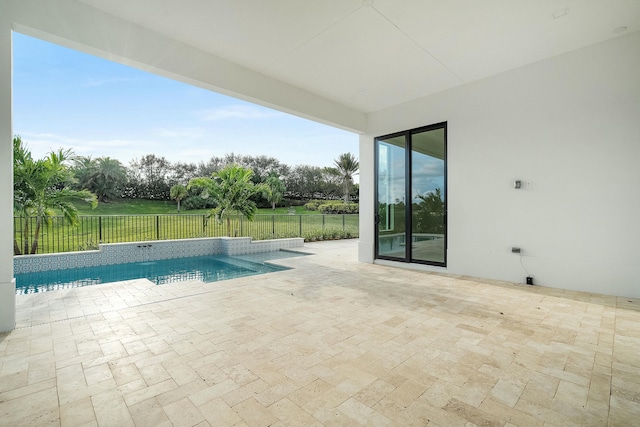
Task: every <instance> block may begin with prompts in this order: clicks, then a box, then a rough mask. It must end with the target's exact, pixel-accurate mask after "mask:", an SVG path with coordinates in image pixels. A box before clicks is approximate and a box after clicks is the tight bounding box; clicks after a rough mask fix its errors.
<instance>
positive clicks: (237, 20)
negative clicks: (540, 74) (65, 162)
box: [78, 0, 640, 113]
mask: <svg viewBox="0 0 640 427" xmlns="http://www.w3.org/2000/svg"><path fill="white" fill-rule="evenodd" d="M78 1H79V2H81V3H84V4H86V5H89V6H91V7H93V8H97V9H100V10H102V11H104V12H107V13H108V14H111V15H113V16H115V17H117V18H120V19H122V20H124V21H128V22H131V23H133V24H135V25H138V26H140V27H143V28H145V29H148V30H151V31H153V32H155V33H159V34H161V35H163V36H166V37H167V38H169V39H173V40H176V41H178V42H180V43H183V44H185V45H188V46H191V47H194V48H196V49H198V50H201V51H203V52H206V53H208V54H211V55H213V56H215V57H217V58H220V59H223V60H225V61H228V62H230V63H233V64H236V65H239V66H241V67H242V68H245V69H248V70H250V71H252V72H255V73H259V74H263V75H265V76H267V77H269V78H272V79H275V80H277V81H281V82H285V83H287V84H289V85H292V86H294V87H297V88H300V89H303V90H304V91H307V92H310V93H312V94H315V95H318V96H319V97H322V98H325V99H328V100H330V101H333V102H335V103H338V104H341V105H343V106H346V107H348V108H350V109H353V110H356V111H358V112H362V113H369V112H372V111H378V110H381V109H384V108H387V107H390V106H393V105H396V104H400V103H403V102H406V101H410V100H412V99H415V98H419V97H423V96H426V95H430V94H433V93H437V92H440V91H443V90H446V89H450V88H453V87H455V86H458V85H462V84H465V83H469V82H472V81H475V80H478V79H482V78H485V77H488V76H491V75H494V74H498V73H502V72H504V71H507V70H510V69H513V68H517V67H521V66H524V65H526V64H530V63H533V62H536V61H540V60H543V59H545V58H549V57H552V56H555V55H559V54H562V53H565V52H569V51H572V50H575V49H579V48H581V47H585V46H588V45H592V44H595V43H598V42H602V41H605V40H608V39H611V38H614V37H617V36H620V35H623V34H629V33H630V32H633V31H637V30H638V29H640V2H638V1H634V0H607V1H604V0H581V1H579V2H578V1H573V0H536V1H530V0H529V1H526V0H518V1H513V0H491V1H464V0H455V1H437V0H405V1H401V2H400V1H397V0H323V1H300V0H234V1H228V0H207V1H203V0H135V1H131V0H109V1H105V0H78Z"/></svg>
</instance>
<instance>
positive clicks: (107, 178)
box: [70, 153, 359, 210]
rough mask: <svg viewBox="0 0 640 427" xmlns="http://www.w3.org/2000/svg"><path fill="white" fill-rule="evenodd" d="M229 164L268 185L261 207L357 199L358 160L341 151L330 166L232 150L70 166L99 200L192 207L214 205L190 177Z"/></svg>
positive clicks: (79, 185)
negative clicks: (191, 186)
mask: <svg viewBox="0 0 640 427" xmlns="http://www.w3.org/2000/svg"><path fill="white" fill-rule="evenodd" d="M230 165H236V166H241V167H243V168H245V169H251V170H252V171H253V174H252V176H251V181H252V182H253V183H254V184H256V185H258V184H267V188H268V189H269V190H267V191H266V192H261V193H259V194H257V195H256V196H255V197H254V201H255V202H256V203H258V205H259V206H262V207H273V208H275V206H276V205H277V204H279V203H280V202H282V201H284V200H286V201H287V202H288V203H293V204H296V203H298V202H303V201H306V200H311V199H322V200H339V199H343V200H344V201H345V202H349V201H357V200H358V186H357V184H354V183H353V176H354V175H355V173H356V172H357V170H358V167H359V165H358V161H357V160H356V158H355V156H354V155H353V154H351V153H345V154H342V155H340V156H339V157H338V158H337V159H336V160H335V162H334V165H332V166H329V167H318V166H310V165H296V166H289V165H286V164H283V163H281V162H280V161H279V160H278V159H276V158H275V157H269V156H265V155H260V156H251V155H238V154H234V153H231V154H226V155H224V156H222V157H217V156H213V157H211V158H210V159H209V160H208V161H207V162H204V161H203V162H200V163H197V164H196V163H186V162H180V161H178V162H171V161H169V160H167V159H166V158H165V157H163V156H157V155H155V154H147V155H145V156H142V157H141V158H139V159H138V158H136V159H133V160H131V161H130V162H129V165H128V166H124V165H123V164H122V163H121V162H120V161H118V160H116V159H112V158H109V157H97V158H91V157H76V158H75V159H74V160H73V163H72V166H71V167H70V169H71V172H72V174H73V176H74V177H75V179H76V182H75V183H73V188H75V189H78V190H79V189H87V190H89V191H91V192H93V193H94V194H96V196H97V197H98V200H99V201H100V202H108V201H109V200H114V199H118V198H127V199H148V200H170V199H174V200H179V201H180V202H181V207H182V208H183V209H187V210H188V209H203V208H209V207H213V206H211V202H210V201H207V200H206V199H204V198H202V197H201V196H200V195H199V194H198V193H197V192H195V191H191V190H186V192H185V190H183V188H184V189H186V187H187V186H188V183H189V181H190V180H191V179H193V178H198V177H210V176H211V175H212V174H214V173H217V172H219V171H221V170H222V169H224V168H225V167H227V166H230ZM172 188H174V189H173V190H172ZM172 193H173V194H172ZM278 196H280V197H278Z"/></svg>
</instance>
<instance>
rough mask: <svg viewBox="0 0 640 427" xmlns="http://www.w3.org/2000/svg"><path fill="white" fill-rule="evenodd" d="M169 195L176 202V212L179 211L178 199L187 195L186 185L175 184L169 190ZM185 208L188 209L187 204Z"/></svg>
mask: <svg viewBox="0 0 640 427" xmlns="http://www.w3.org/2000/svg"><path fill="white" fill-rule="evenodd" d="M169 196H170V197H171V198H172V199H173V200H175V201H177V202H178V212H180V200H182V199H184V198H185V197H186V196H187V187H185V186H184V185H182V184H176V185H174V186H173V187H171V189H170V190H169ZM187 210H189V209H188V206H187Z"/></svg>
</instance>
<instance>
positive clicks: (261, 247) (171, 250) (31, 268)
mask: <svg viewBox="0 0 640 427" xmlns="http://www.w3.org/2000/svg"><path fill="white" fill-rule="evenodd" d="M303 245H304V239H302V238H292V239H277V240H258V241H255V242H254V241H252V240H251V238H250V237H239V238H230V237H214V238H204V239H184V240H159V241H158V240H154V241H150V242H135V243H111V244H103V245H100V249H99V250H97V251H82V252H65V253H57V254H42V255H21V256H17V257H14V260H13V263H14V270H15V273H16V274H20V273H30V272H35V271H48V270H59V269H63V268H80V267H94V266H98V265H112V264H122V263H128V262H143V261H155V260H160V259H169V258H185V257H195V256H205V255H241V254H253V253H258V252H269V251H277V250H280V249H290V248H299V247H302V246H303ZM14 293H15V288H14Z"/></svg>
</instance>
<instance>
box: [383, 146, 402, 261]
mask: <svg viewBox="0 0 640 427" xmlns="http://www.w3.org/2000/svg"><path fill="white" fill-rule="evenodd" d="M377 157H378V159H377V173H378V176H377V188H378V198H377V200H378V202H377V206H378V211H377V217H376V220H377V240H378V244H377V254H378V255H382V256H384V257H388V258H402V259H404V258H405V237H406V226H405V224H406V209H405V199H406V188H405V187H406V181H405V175H406V174H405V158H406V150H405V137H404V136H399V137H395V138H389V139H387V140H379V141H378V142H377Z"/></svg>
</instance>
